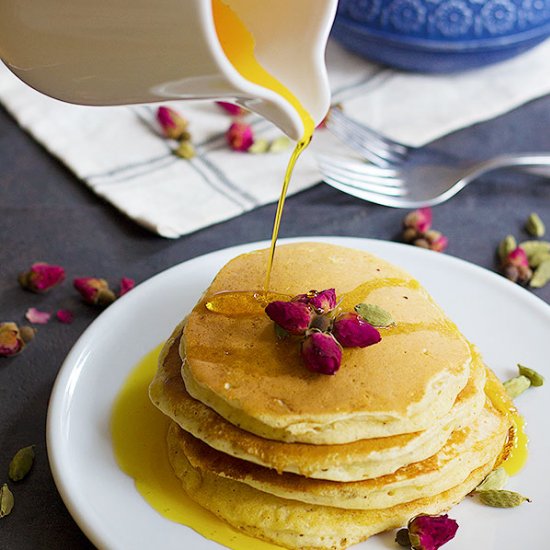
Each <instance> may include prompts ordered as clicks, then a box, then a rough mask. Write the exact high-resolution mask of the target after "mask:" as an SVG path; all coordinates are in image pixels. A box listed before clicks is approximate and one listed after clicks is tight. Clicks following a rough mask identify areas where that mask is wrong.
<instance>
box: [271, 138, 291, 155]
mask: <svg viewBox="0 0 550 550" xmlns="http://www.w3.org/2000/svg"><path fill="white" fill-rule="evenodd" d="M291 145H292V142H291V141H290V139H289V138H287V137H286V136H281V137H278V138H277V139H274V140H273V141H272V142H271V145H270V146H269V152H270V153H281V152H282V151H286V150H287V149H288V148H289V147H290V146H291Z"/></svg>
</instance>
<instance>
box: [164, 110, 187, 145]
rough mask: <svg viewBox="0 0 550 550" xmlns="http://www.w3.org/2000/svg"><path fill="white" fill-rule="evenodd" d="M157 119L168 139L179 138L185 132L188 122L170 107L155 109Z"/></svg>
mask: <svg viewBox="0 0 550 550" xmlns="http://www.w3.org/2000/svg"><path fill="white" fill-rule="evenodd" d="M157 120H158V122H159V124H160V126H161V128H162V131H163V132H164V135H165V136H166V137H167V138H169V139H181V138H182V136H183V135H184V134H185V133H186V131H187V127H188V126H189V123H188V122H187V120H185V119H184V118H183V117H182V116H181V115H180V114H179V113H178V112H177V111H175V110H174V109H171V108H170V107H159V108H158V109H157Z"/></svg>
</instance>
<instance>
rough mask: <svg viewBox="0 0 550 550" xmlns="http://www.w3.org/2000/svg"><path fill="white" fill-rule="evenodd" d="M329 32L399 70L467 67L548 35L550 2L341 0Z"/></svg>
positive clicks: (519, 49)
mask: <svg viewBox="0 0 550 550" xmlns="http://www.w3.org/2000/svg"><path fill="white" fill-rule="evenodd" d="M332 36H333V37H334V38H335V39H336V40H337V41H339V42H340V43H341V44H342V45H343V46H345V47H346V48H348V49H349V50H351V51H353V52H355V53H357V54H359V55H362V56H364V57H367V58H369V59H372V60H373V61H377V62H379V63H384V64H387V65H392V66H394V67H398V68H401V69H406V70H413V71H424V72H451V71H459V70H465V69H472V68H474V67H480V66H482V65H488V64H490V63H495V62H497V61H502V60H504V59H508V58H510V57H512V56H514V55H517V54H519V53H521V52H523V51H525V50H527V49H529V48H531V47H533V46H535V45H536V44H538V43H539V42H542V41H543V40H544V39H545V38H547V37H548V36H550V0H340V3H339V5H338V13H337V15H336V20H335V22H334V27H333V30H332Z"/></svg>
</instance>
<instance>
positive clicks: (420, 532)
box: [408, 514, 458, 550]
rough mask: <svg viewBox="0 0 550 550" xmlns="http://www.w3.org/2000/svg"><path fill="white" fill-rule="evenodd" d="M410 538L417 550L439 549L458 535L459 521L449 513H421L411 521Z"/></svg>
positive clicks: (409, 526)
mask: <svg viewBox="0 0 550 550" xmlns="http://www.w3.org/2000/svg"><path fill="white" fill-rule="evenodd" d="M408 528H409V538H410V539H411V544H412V547H413V548H414V549H415V550H437V549H438V548H440V547H441V546H443V545H444V544H445V543H447V542H449V541H450V540H451V539H453V538H454V536H455V535H456V531H457V529H458V523H457V522H456V521H455V520H454V519H451V518H449V516H448V515H447V514H443V515H441V516H428V515H420V516H416V517H415V518H413V519H412V520H411V521H409V525H408Z"/></svg>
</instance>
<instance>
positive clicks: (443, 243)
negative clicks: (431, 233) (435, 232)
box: [429, 234, 449, 252]
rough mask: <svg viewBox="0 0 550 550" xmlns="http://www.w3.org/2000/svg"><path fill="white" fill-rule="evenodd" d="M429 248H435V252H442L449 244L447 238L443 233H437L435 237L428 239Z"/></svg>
mask: <svg viewBox="0 0 550 550" xmlns="http://www.w3.org/2000/svg"><path fill="white" fill-rule="evenodd" d="M429 243H430V250H435V251H436V252H444V251H445V250H446V249H447V246H448V244H449V239H447V237H445V235H441V234H440V235H439V237H437V238H436V239H434V240H432V241H429Z"/></svg>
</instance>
